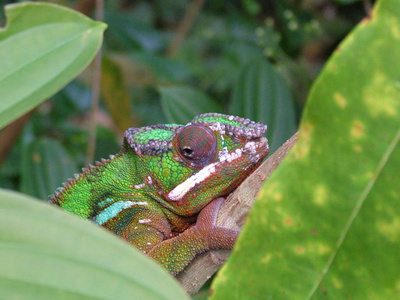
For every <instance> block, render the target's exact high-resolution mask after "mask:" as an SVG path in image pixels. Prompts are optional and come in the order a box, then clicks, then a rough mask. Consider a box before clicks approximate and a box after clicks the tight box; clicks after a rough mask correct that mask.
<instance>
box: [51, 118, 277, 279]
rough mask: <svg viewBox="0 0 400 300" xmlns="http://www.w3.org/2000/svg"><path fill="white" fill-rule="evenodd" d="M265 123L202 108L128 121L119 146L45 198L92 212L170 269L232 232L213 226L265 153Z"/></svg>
mask: <svg viewBox="0 0 400 300" xmlns="http://www.w3.org/2000/svg"><path fill="white" fill-rule="evenodd" d="M265 131H266V126H265V125H263V124H260V123H255V122H252V121H250V120H247V119H242V118H239V117H233V116H226V115H222V114H203V115H200V116H197V117H196V118H194V119H193V121H192V122H191V123H189V124H187V125H185V126H183V125H177V124H167V125H155V126H149V127H142V128H129V129H128V130H127V131H126V132H125V138H124V142H123V145H122V148H121V151H120V152H119V153H118V154H116V155H115V156H111V157H110V159H107V160H102V161H101V162H97V163H96V166H90V167H88V168H87V169H85V170H84V172H83V173H82V174H79V175H76V176H75V177H76V178H75V179H73V180H71V181H69V182H67V183H66V184H64V187H63V188H60V189H58V190H57V192H56V193H55V194H54V195H53V196H52V198H51V203H53V204H57V205H59V206H61V207H62V208H63V209H64V210H67V211H70V212H72V213H74V214H77V215H79V216H81V217H84V218H87V219H92V220H93V221H95V222H96V223H98V224H99V225H102V226H104V227H106V228H107V229H109V230H111V231H112V232H114V233H115V234H117V235H119V236H120V237H122V238H123V239H125V240H127V241H128V242H129V243H131V244H133V245H134V246H136V247H137V248H138V249H140V250H141V251H143V252H144V253H146V254H148V255H149V256H150V257H152V258H154V259H155V260H156V261H158V263H160V264H161V265H162V266H164V267H165V268H166V269H167V270H168V271H169V272H170V273H171V274H172V275H176V274H178V273H179V272H180V271H182V270H183V269H184V268H185V267H186V266H187V265H188V264H189V263H190V261H191V260H192V259H193V258H194V257H195V256H196V255H197V254H200V253H202V252H205V251H208V250H211V249H232V248H233V245H234V242H235V240H236V237H237V235H238V232H237V231H235V230H231V229H227V228H223V227H218V226H216V225H215V221H216V217H217V214H218V211H219V207H220V205H221V204H222V202H223V200H224V198H222V197H224V196H227V195H228V194H229V193H231V192H232V191H233V190H234V189H235V188H236V187H237V186H238V185H239V184H240V183H241V182H242V181H243V180H244V179H245V178H246V177H247V176H248V175H249V174H251V173H252V172H253V171H254V170H255V168H256V167H257V166H258V165H259V164H260V163H261V162H262V160H263V159H264V158H265V157H266V156H267V155H268V151H269V149H268V143H267V139H266V138H264V137H262V135H263V134H264V133H265Z"/></svg>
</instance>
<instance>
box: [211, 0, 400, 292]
mask: <svg viewBox="0 0 400 300" xmlns="http://www.w3.org/2000/svg"><path fill="white" fill-rule="evenodd" d="M399 78H400V2H399V1H390V0H382V1H378V2H377V4H376V7H375V9H374V10H373V11H372V14H371V17H370V18H367V19H365V20H364V21H362V22H361V24H360V25H359V26H358V27H357V29H356V30H355V31H354V32H353V33H352V34H351V35H350V36H349V37H348V38H347V39H346V40H345V41H344V42H343V43H342V44H341V45H340V47H339V48H338V50H337V51H336V52H335V54H334V55H333V57H332V58H331V59H330V61H329V63H328V64H327V66H326V67H325V69H324V71H323V72H322V74H321V76H320V77H319V79H318V80H317V82H316V83H315V85H314V87H313V89H312V91H311V94H310V97H309V99H308V100H309V101H308V104H307V107H306V109H305V113H304V116H303V120H302V122H301V128H300V133H299V140H298V142H297V144H296V145H295V146H294V148H293V149H292V151H291V152H290V153H289V155H288V156H287V158H286V159H285V160H284V162H283V163H282V164H281V165H280V166H279V167H278V168H277V169H276V171H275V172H274V173H273V174H272V176H271V178H270V179H269V180H268V181H267V183H266V184H265V185H264V186H263V188H262V190H261V192H260V194H259V199H258V201H256V203H255V206H254V207H253V210H252V211H251V213H250V215H249V219H248V224H247V226H245V228H244V230H243V233H242V235H241V237H240V238H239V241H238V243H237V248H235V251H234V253H233V255H232V256H231V259H230V260H229V262H228V264H227V265H226V267H225V268H224V269H223V271H222V272H221V273H220V276H219V277H218V280H217V281H216V282H214V287H213V289H214V297H213V299H232V298H236V299H242V298H248V297H251V298H254V299H261V298H262V299H399V298H400V268H399V266H400V255H399V245H400V193H399V182H400V172H399V166H400V88H399Z"/></svg>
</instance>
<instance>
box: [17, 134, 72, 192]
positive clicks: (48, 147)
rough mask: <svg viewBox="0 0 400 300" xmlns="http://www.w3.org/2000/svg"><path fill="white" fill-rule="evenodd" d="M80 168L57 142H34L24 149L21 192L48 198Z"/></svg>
mask: <svg viewBox="0 0 400 300" xmlns="http://www.w3.org/2000/svg"><path fill="white" fill-rule="evenodd" d="M77 172H78V167H77V165H76V164H75V162H74V160H73V159H72V158H71V157H70V156H69V154H68V153H67V152H66V151H65V150H64V148H63V147H62V146H61V145H60V144H59V143H58V142H57V141H55V140H50V139H41V140H34V141H33V142H31V143H30V144H28V145H26V146H24V147H23V149H22V174H21V191H22V192H24V193H26V194H29V195H31V196H35V197H37V198H40V199H43V200H48V196H49V195H51V194H53V193H54V190H55V189H56V188H57V187H59V186H60V182H66V181H67V179H68V178H70V177H72V176H73V174H74V173H77Z"/></svg>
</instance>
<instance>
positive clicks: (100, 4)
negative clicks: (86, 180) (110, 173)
mask: <svg viewBox="0 0 400 300" xmlns="http://www.w3.org/2000/svg"><path fill="white" fill-rule="evenodd" d="M103 16H104V1H103V0H96V20H97V21H102V20H103ZM100 80H101V48H100V50H99V52H98V53H97V55H96V57H95V59H94V67H93V81H92V106H91V110H90V120H89V139H88V148H87V155H86V164H89V163H91V162H93V160H94V154H95V151H96V127H97V121H96V117H97V112H98V110H99V98H100Z"/></svg>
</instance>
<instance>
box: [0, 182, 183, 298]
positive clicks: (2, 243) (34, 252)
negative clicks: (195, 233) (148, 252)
mask: <svg viewBox="0 0 400 300" xmlns="http://www.w3.org/2000/svg"><path fill="white" fill-rule="evenodd" d="M0 265H1V268H0V291H1V292H0V293H1V297H2V298H4V299H41V300H42V299H79V300H81V299H188V297H187V296H186V294H185V293H184V292H183V291H182V289H181V288H180V287H179V285H178V283H177V282H176V281H175V280H174V279H173V278H172V277H171V276H169V275H168V274H167V272H166V271H165V270H164V269H162V268H161V267H159V266H158V265H157V264H156V263H155V262H153V261H152V260H150V259H149V258H147V257H145V256H144V255H142V254H141V253H139V251H137V250H136V249H135V248H134V247H132V246H131V245H129V244H127V243H125V242H124V241H122V240H121V239H119V238H118V237H116V236H115V235H113V234H111V233H109V232H107V231H106V230H104V229H102V228H101V227H99V226H97V225H95V224H92V223H91V222H88V221H86V220H83V219H80V218H78V217H76V216H73V215H70V214H68V213H66V212H63V211H61V210H59V209H57V208H56V207H52V206H50V205H49V204H44V203H40V202H39V201H36V200H35V199H32V198H30V197H28V196H24V195H22V194H18V193H15V192H8V191H5V190H1V189H0Z"/></svg>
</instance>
